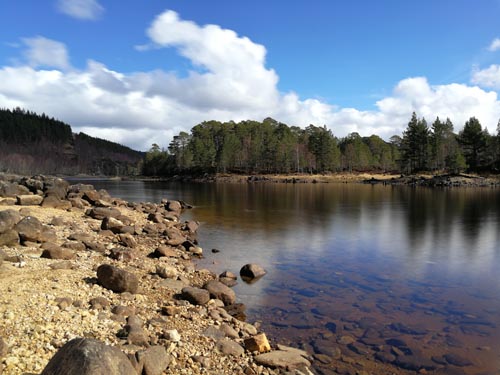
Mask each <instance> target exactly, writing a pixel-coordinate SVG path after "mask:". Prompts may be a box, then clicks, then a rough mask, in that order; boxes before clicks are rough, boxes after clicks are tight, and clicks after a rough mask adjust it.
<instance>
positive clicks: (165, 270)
mask: <svg viewBox="0 0 500 375" xmlns="http://www.w3.org/2000/svg"><path fill="white" fill-rule="evenodd" d="M156 273H157V275H159V276H160V277H162V278H164V279H175V278H176V277H177V276H178V274H179V273H178V272H177V269H176V268H175V267H173V266H169V265H161V264H160V265H157V266H156Z"/></svg>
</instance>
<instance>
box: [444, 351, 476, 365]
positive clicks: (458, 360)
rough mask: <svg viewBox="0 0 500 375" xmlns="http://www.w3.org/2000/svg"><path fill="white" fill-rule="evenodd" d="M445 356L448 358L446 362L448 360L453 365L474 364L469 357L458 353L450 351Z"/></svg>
mask: <svg viewBox="0 0 500 375" xmlns="http://www.w3.org/2000/svg"><path fill="white" fill-rule="evenodd" d="M443 357H444V359H445V360H446V362H448V363H449V364H450V365H453V366H458V367H465V366H471V365H472V362H471V361H470V360H469V359H467V358H465V357H462V356H460V355H458V354H453V353H448V354H445V355H444V356H443Z"/></svg>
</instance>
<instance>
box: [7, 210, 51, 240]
mask: <svg viewBox="0 0 500 375" xmlns="http://www.w3.org/2000/svg"><path fill="white" fill-rule="evenodd" d="M14 230H15V231H16V232H17V233H19V237H20V238H21V241H23V242H26V241H31V242H41V240H42V238H43V230H44V228H43V224H42V223H41V222H40V220H38V219H37V218H36V217H34V216H26V217H25V218H23V219H22V220H21V221H19V223H17V224H16V225H15V226H14Z"/></svg>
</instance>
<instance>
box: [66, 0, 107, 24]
mask: <svg viewBox="0 0 500 375" xmlns="http://www.w3.org/2000/svg"><path fill="white" fill-rule="evenodd" d="M57 9H59V11H60V12H61V13H64V14H66V15H68V16H71V17H74V18H78V19H81V20H96V19H98V18H99V17H100V16H101V15H102V14H103V13H104V8H103V7H102V5H101V4H99V2H98V1H97V0H58V1H57Z"/></svg>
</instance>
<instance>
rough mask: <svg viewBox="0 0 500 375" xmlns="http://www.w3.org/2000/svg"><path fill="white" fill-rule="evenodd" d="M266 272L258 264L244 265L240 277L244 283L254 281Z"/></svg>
mask: <svg viewBox="0 0 500 375" xmlns="http://www.w3.org/2000/svg"><path fill="white" fill-rule="evenodd" d="M266 273H267V272H266V270H265V269H264V268H262V267H261V266H259V265H258V264H253V263H249V264H245V265H244V266H243V267H241V270H240V276H241V278H242V279H243V280H244V281H246V282H252V281H256V280H257V279H259V278H261V277H262V276H264V275H265V274H266Z"/></svg>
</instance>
